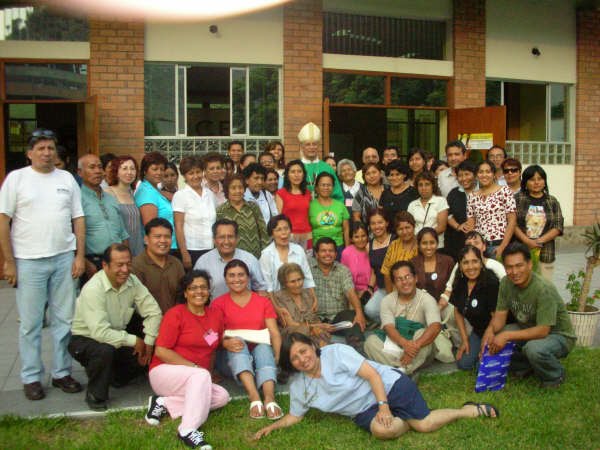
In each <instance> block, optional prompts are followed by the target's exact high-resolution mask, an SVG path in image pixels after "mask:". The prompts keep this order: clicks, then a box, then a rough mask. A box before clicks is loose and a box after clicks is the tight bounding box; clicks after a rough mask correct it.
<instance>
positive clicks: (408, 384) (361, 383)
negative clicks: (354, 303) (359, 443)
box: [254, 333, 500, 439]
mask: <svg viewBox="0 0 600 450" xmlns="http://www.w3.org/2000/svg"><path fill="white" fill-rule="evenodd" d="M279 364H280V365H281V368H282V369H283V370H286V371H288V372H289V373H294V376H293V378H292V381H291V384H290V412H289V414H286V415H285V416H284V417H283V418H282V419H280V420H278V421H277V422H275V423H273V424H271V425H269V426H268V427H265V428H263V429H261V430H259V431H258V432H257V433H256V434H255V436H254V437H255V439H260V438H261V437H263V436H266V435H267V434H269V433H270V432H271V431H273V430H276V429H278V428H285V427H289V426H292V425H295V424H297V423H298V422H300V421H301V420H302V417H303V416H304V415H305V414H306V413H307V411H308V410H309V408H310V407H313V408H317V409H319V410H321V411H324V412H332V413H337V414H341V415H343V416H348V417H352V418H353V420H354V422H355V423H356V424H357V425H358V426H359V427H361V428H364V429H365V430H367V431H370V432H371V433H372V434H373V436H375V437H376V438H378V439H395V438H398V437H400V436H401V435H402V434H404V433H405V432H407V431H408V430H409V429H411V428H412V429H413V430H415V431H420V432H423V433H426V432H430V431H435V430H437V429H438V428H441V427H442V426H444V425H446V424H448V423H450V422H453V421H455V420H457V419H462V418H473V417H478V416H486V417H494V418H497V417H499V415H500V413H499V411H498V409H497V408H495V407H494V406H492V405H489V404H487V403H473V402H467V403H465V404H464V405H463V407H462V408H460V409H438V410H434V411H431V410H430V409H429V408H428V407H427V404H426V403H425V400H424V399H423V396H422V395H421V393H420V392H419V390H418V388H417V385H416V384H415V383H414V382H413V381H412V380H411V379H410V378H409V377H408V376H406V375H404V374H402V372H400V371H398V370H397V369H394V368H392V367H389V366H384V365H382V364H378V363H376V362H374V361H369V360H367V359H365V358H363V357H362V356H361V355H360V354H359V353H358V352H356V351H355V350H354V349H353V348H352V347H349V346H347V345H343V344H333V345H327V346H325V347H323V348H321V349H318V348H317V347H316V346H315V344H314V343H313V342H312V341H311V339H310V338H309V337H307V336H305V335H303V334H300V333H291V334H290V335H289V336H287V338H286V339H285V340H284V342H283V345H282V347H281V356H280V360H279Z"/></svg>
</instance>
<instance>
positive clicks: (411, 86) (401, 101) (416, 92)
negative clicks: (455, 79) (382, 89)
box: [392, 77, 448, 106]
mask: <svg viewBox="0 0 600 450" xmlns="http://www.w3.org/2000/svg"><path fill="white" fill-rule="evenodd" d="M447 84H448V82H447V81H446V80H434V79H425V78H395V77H393V78H392V104H394V105H405V106H446V85H447Z"/></svg>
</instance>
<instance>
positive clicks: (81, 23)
mask: <svg viewBox="0 0 600 450" xmlns="http://www.w3.org/2000/svg"><path fill="white" fill-rule="evenodd" d="M13 3H16V2H13ZM0 40H19V41H82V42H86V41H88V40H89V27H88V21H87V19H85V18H79V17H69V16H64V15H60V14H57V13H55V12H51V11H50V9H49V8H47V7H46V6H39V7H38V6H36V7H31V6H29V7H24V8H10V7H8V8H0Z"/></svg>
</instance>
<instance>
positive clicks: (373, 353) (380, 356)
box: [365, 328, 434, 375]
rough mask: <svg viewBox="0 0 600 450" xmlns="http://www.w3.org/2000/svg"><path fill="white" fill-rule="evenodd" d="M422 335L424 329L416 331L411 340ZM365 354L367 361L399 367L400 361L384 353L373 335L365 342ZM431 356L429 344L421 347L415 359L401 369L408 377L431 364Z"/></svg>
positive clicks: (377, 339)
mask: <svg viewBox="0 0 600 450" xmlns="http://www.w3.org/2000/svg"><path fill="white" fill-rule="evenodd" d="M423 333H425V328H422V329H420V330H418V331H417V332H416V333H415V335H414V337H413V340H415V339H418V338H419V337H421V336H422V335H423ZM365 353H366V354H367V356H368V357H369V359H372V360H373V361H376V362H378V363H381V364H386V365H388V366H392V367H400V359H399V358H396V357H394V356H392V355H390V354H389V353H386V352H384V351H383V341H382V340H381V339H379V337H377V335H375V334H372V335H370V336H369V337H368V338H367V340H366V341H365ZM433 356H434V352H433V345H432V344H429V345H427V346H425V347H423V348H422V349H421V350H419V353H417V356H415V358H414V359H413V360H412V362H411V363H410V364H409V365H408V366H405V367H402V368H403V369H404V370H405V371H406V373H407V374H409V375H410V374H411V373H413V372H415V371H416V370H417V369H418V368H419V367H421V366H423V365H425V364H426V363H427V364H428V363H431V362H432V361H433Z"/></svg>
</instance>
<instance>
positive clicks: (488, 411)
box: [463, 402, 500, 419]
mask: <svg viewBox="0 0 600 450" xmlns="http://www.w3.org/2000/svg"><path fill="white" fill-rule="evenodd" d="M467 405H473V406H475V407H476V408H477V413H478V417H481V416H483V417H489V418H491V419H497V418H498V417H500V410H499V409H498V408H496V407H495V406H494V405H491V404H489V403H475V402H465V403H463V406H467ZM492 411H494V412H495V413H496V415H495V416H492Z"/></svg>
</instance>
